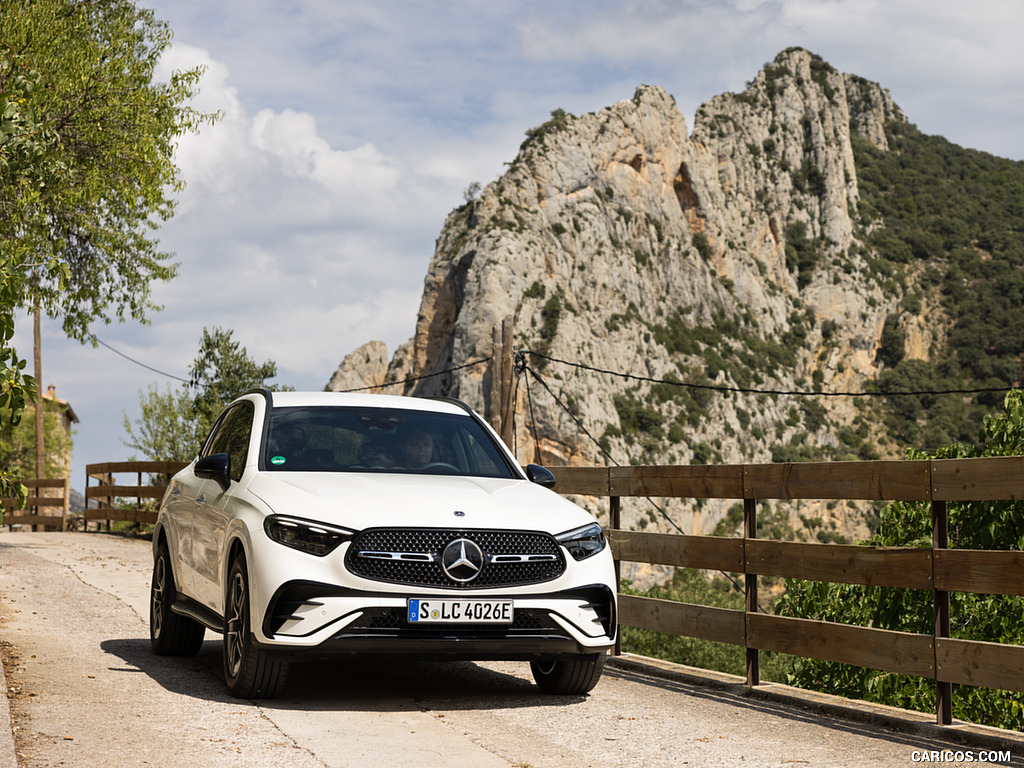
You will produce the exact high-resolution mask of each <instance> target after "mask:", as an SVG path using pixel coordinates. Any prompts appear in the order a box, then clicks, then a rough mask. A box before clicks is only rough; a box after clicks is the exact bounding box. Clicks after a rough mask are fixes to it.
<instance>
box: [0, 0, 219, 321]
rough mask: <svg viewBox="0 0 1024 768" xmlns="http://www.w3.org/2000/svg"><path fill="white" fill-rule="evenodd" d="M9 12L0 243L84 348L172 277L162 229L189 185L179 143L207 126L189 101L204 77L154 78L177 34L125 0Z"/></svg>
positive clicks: (18, 6)
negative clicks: (14, 133)
mask: <svg viewBox="0 0 1024 768" xmlns="http://www.w3.org/2000/svg"><path fill="white" fill-rule="evenodd" d="M2 6H3V12H2V13H0V41H2V43H0V92H3V93H4V94H6V97H5V98H6V100H7V107H6V109H5V111H7V110H10V111H12V112H16V113H17V114H18V115H19V116H20V120H21V123H22V127H23V129H24V130H21V131H20V132H19V134H20V135H19V136H18V137H17V138H14V139H10V140H9V141H8V145H9V154H10V155H11V158H12V159H14V160H15V161H16V162H17V163H18V170H19V172H18V173H15V174H8V173H7V168H5V169H4V170H5V173H4V175H3V178H2V181H0V238H2V242H3V251H4V254H5V257H6V258H7V259H8V263H9V265H10V267H11V268H12V269H13V270H17V271H18V272H20V273H21V274H22V276H23V277H25V276H27V275H28V274H29V273H31V276H32V280H31V281H26V282H24V283H23V287H24V289H25V290H23V292H22V295H21V296H20V297H19V299H20V301H19V303H20V304H21V305H22V306H25V305H33V304H35V303H37V302H38V303H39V304H40V305H41V306H42V308H43V309H45V310H46V311H47V312H48V313H49V314H50V315H51V316H54V317H60V318H61V319H62V321H63V325H64V330H65V332H66V333H67V334H68V335H69V336H71V337H73V338H77V339H83V338H85V337H86V334H87V331H88V327H89V325H90V324H91V323H92V322H94V321H96V320H102V321H104V322H109V321H110V320H111V319H112V318H113V317H117V318H118V319H126V318H129V317H130V318H132V319H135V320H145V318H146V313H147V311H148V310H151V309H155V308H156V307H155V306H154V305H153V303H152V301H151V297H150V285H151V283H152V282H153V281H154V280H167V279H170V278H171V277H173V276H174V274H175V266H174V265H173V264H172V263H171V261H170V255H169V254H167V253H163V252H161V251H160V250H159V248H158V243H157V240H156V238H155V237H154V236H153V229H154V228H155V226H156V224H157V223H158V222H159V221H163V220H166V219H168V218H169V217H170V216H171V214H172V213H173V211H174V195H175V194H176V193H177V192H178V191H179V190H180V189H181V187H182V181H181V179H180V177H179V173H178V169H177V167H176V166H175V164H174V160H173V150H174V141H175V138H176V137H177V136H179V135H180V134H181V133H183V132H185V131H187V130H190V129H192V128H195V127H196V126H197V125H198V124H199V123H200V122H201V121H202V120H203V119H204V118H205V117H206V116H204V115H201V114H199V113H197V112H196V111H195V110H193V109H192V108H191V107H189V106H188V105H187V101H188V99H189V98H190V97H191V96H192V94H193V92H194V90H195V87H196V84H197V81H198V78H199V75H200V70H199V69H198V68H197V69H193V70H190V71H188V72H184V73H180V72H179V73H175V74H174V75H172V77H171V79H170V81H169V82H167V83H159V82H155V81H154V72H155V69H156V66H157V64H158V62H159V60H160V57H161V55H162V54H163V52H164V51H165V50H166V49H167V47H168V46H169V45H170V41H171V30H170V29H169V28H168V26H167V25H166V24H165V23H164V22H162V21H159V20H157V19H156V18H155V16H154V14H153V12H152V11H149V10H145V9H140V8H137V7H135V5H134V3H132V2H131V1H130V0H91V2H69V1H68V0H2ZM12 95H13V97H14V99H13V100H14V101H16V102H17V105H16V106H12V105H11V101H12ZM5 154H8V153H7V152H5ZM40 264H63V265H64V269H63V270H59V271H58V272H57V273H56V274H54V273H53V272H52V271H51V272H46V271H39V270H38V269H37V267H38V265H40ZM61 277H64V278H66V279H65V280H63V281H62V280H61V279H60V278H61Z"/></svg>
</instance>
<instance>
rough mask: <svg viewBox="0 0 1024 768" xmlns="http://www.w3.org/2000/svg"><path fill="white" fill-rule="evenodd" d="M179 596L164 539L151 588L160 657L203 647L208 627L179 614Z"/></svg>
mask: <svg viewBox="0 0 1024 768" xmlns="http://www.w3.org/2000/svg"><path fill="white" fill-rule="evenodd" d="M177 599H178V590H177V589H176V588H175V586H174V570H173V568H172V567H171V553H170V551H169V550H168V549H167V545H166V544H165V543H163V542H161V544H160V546H159V547H157V550H156V557H155V558H154V560H153V579H152V581H151V582H150V589H149V644H150V646H151V647H152V648H153V652H154V653H155V654H157V655H158V656H194V655H195V654H196V653H198V652H199V649H200V648H202V646H203V637H204V635H205V634H206V627H204V626H203V625H202V624H200V623H199V622H198V621H196V620H195V619H190V618H189V617H187V616H181V615H179V614H177V613H175V612H174V610H173V609H172V606H173V605H174V602H175V600H177Z"/></svg>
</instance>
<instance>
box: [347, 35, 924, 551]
mask: <svg viewBox="0 0 1024 768" xmlns="http://www.w3.org/2000/svg"><path fill="white" fill-rule="evenodd" d="M905 120H906V118H905V116H904V115H903V113H902V112H901V111H900V109H899V108H898V107H897V106H896V105H895V104H894V103H893V101H892V99H891V98H890V96H889V94H888V93H887V92H886V91H885V90H884V89H882V88H881V87H880V86H878V85H876V84H874V83H869V82H867V81H865V80H863V79H862V78H858V77H855V76H851V75H844V74H841V73H839V72H837V71H836V70H834V69H833V68H832V67H830V66H829V65H828V64H826V63H825V62H824V61H822V60H821V59H820V58H818V57H817V56H815V55H813V54H811V53H809V52H807V51H805V50H802V49H790V50H787V51H785V52H783V53H781V54H780V55H779V56H778V57H777V58H776V59H775V61H774V62H772V63H771V64H768V65H766V66H765V68H764V69H763V70H762V71H761V72H760V73H758V75H757V76H756V78H755V79H754V80H753V81H752V82H750V83H749V84H748V87H747V89H746V90H745V91H744V92H743V93H740V94H732V93H727V94H723V95H720V96H717V97H715V98H714V99H712V100H711V101H709V102H708V103H706V104H704V105H703V106H702V107H701V108H700V109H699V110H698V112H697V115H696V124H695V125H694V128H693V132H692V133H690V132H689V131H688V130H687V125H686V120H685V118H684V117H683V115H682V114H681V113H680V111H679V109H678V108H677V106H676V104H675V102H674V100H673V99H672V97H671V96H670V95H669V94H667V93H666V92H665V91H664V90H662V89H661V88H657V87H653V86H640V87H639V88H638V89H637V90H636V93H635V95H634V96H633V98H632V100H629V101H622V102H620V103H618V104H614V105H612V106H610V107H608V108H606V109H602V110H601V111H599V112H596V113H592V114H586V115H581V116H578V117H577V116H572V115H567V114H565V113H563V112H561V111H556V112H554V113H552V119H551V120H550V121H549V122H548V123H545V124H544V125H543V126H539V127H538V128H535V129H533V130H531V131H530V132H528V137H527V140H526V141H525V142H524V143H523V145H522V147H521V149H520V151H519V154H518V155H517V157H516V158H515V160H514V161H513V162H512V164H511V165H510V167H509V168H508V171H507V172H506V173H505V174H504V175H503V176H502V177H501V178H500V179H498V180H497V181H495V182H493V183H491V184H489V185H488V186H487V187H486V188H485V189H484V190H483V192H482V194H481V195H480V197H479V199H477V200H473V201H471V202H468V203H467V204H466V205H464V206H462V207H461V208H459V209H457V210H455V211H454V212H452V214H451V215H450V216H449V218H448V220H447V221H446V222H445V224H444V227H443V229H442V231H441V234H440V236H439V237H438V239H437V246H436V252H435V254H434V257H433V259H432V260H431V262H430V266H429V269H428V271H427V275H426V278H425V281H424V291H423V299H422V303H421V305H420V310H419V316H418V320H417V324H416V329H415V334H414V335H413V337H412V339H411V340H410V341H409V342H408V343H407V344H405V345H403V346H402V347H401V348H399V350H398V351H397V352H396V353H395V355H394V357H393V358H392V360H391V362H390V363H389V364H388V366H387V369H386V370H385V367H384V362H383V361H384V358H385V357H386V352H384V351H383V350H382V348H381V346H380V345H379V342H376V343H371V344H369V345H367V346H366V347H363V348H361V349H360V350H357V351H356V352H354V353H352V354H351V355H349V356H348V357H347V358H346V359H345V361H344V362H343V363H342V365H341V367H340V368H339V370H338V372H337V373H336V374H335V375H334V377H333V378H332V379H331V382H330V384H329V388H330V389H334V390H341V389H351V388H355V387H357V386H378V385H380V384H382V383H383V382H384V381H385V379H386V380H387V381H390V382H395V381H402V380H404V379H405V378H407V377H410V376H417V377H420V376H424V375H427V374H431V373H437V372H441V371H448V370H450V369H453V368H456V367H458V366H463V365H465V364H466V363H469V362H472V361H475V360H481V359H484V358H487V357H489V356H490V355H491V353H492V346H493V338H494V336H493V334H494V329H495V327H496V326H498V325H499V324H500V323H501V322H502V320H503V319H504V318H507V317H508V318H511V319H512V321H513V324H514V336H515V341H516V343H517V344H518V345H519V347H520V348H521V349H524V350H528V351H529V352H531V353H534V354H528V355H527V356H526V364H527V365H528V366H529V367H530V369H531V370H532V371H533V372H534V374H535V375H531V376H530V377H529V378H528V379H520V381H519V385H518V387H517V390H516V392H517V406H516V420H515V423H516V432H515V448H516V450H517V451H518V455H519V456H520V458H521V459H522V460H523V461H524V463H525V462H527V461H534V460H537V459H539V460H540V461H542V462H544V463H549V464H566V463H568V464H583V465H588V464H595V463H596V464H604V463H607V462H608V458H607V456H608V455H610V456H611V457H612V460H614V461H616V462H618V463H621V464H628V463H633V464H638V463H682V464H685V463H689V462H727V463H740V462H760V461H771V460H772V446H773V445H780V444H782V445H785V444H787V443H789V442H796V441H802V442H807V443H809V444H812V445H830V444H831V445H835V443H836V437H835V433H836V429H837V428H838V427H839V426H840V425H843V424H849V423H850V422H851V420H852V418H853V416H854V414H855V407H854V405H853V403H852V402H851V401H850V399H848V398H846V399H844V398H834V399H827V400H825V401H824V402H822V400H821V399H817V398H801V397H796V396H790V395H766V394H757V393H753V392H735V391H733V392H730V391H724V390H726V389H735V390H751V389H752V390H785V391H790V390H801V391H810V390H811V389H812V388H818V389H821V390H824V391H826V392H827V391H842V390H850V389H858V388H859V387H860V386H861V385H862V384H863V382H864V380H866V379H870V378H872V377H874V376H875V375H876V373H877V363H876V351H877V348H878V344H879V340H880V337H881V334H882V330H883V325H884V322H885V319H886V317H887V315H888V314H889V313H890V312H891V311H892V309H893V308H894V306H895V303H896V301H897V300H898V298H899V297H898V296H895V295H892V294H891V292H886V291H883V290H882V288H881V287H880V286H879V285H878V284H877V283H876V282H875V281H874V280H873V279H872V278H871V277H870V274H869V271H868V270H867V269H865V263H864V255H863V253H864V249H863V248H862V247H861V245H860V242H859V240H858V231H859V229H858V221H857V219H856V216H857V214H856V211H857V202H858V187H857V173H856V169H855V166H854V155H853V148H852V145H851V135H852V134H853V133H855V134H856V135H858V136H860V137H863V138H865V139H867V140H868V141H870V142H871V143H872V144H874V145H875V146H877V147H879V148H881V149H885V144H886V134H885V131H884V125H885V124H886V123H887V122H890V121H905ZM915 338H917V337H915ZM918 342H919V343H918V344H917V345H916V347H915V349H920V350H923V349H924V348H926V347H927V344H926V343H925V340H923V339H918ZM541 355H543V356H544V357H542V356H541ZM547 358H553V359H547ZM558 361H564V362H558ZM566 363H572V364H577V365H575V366H574V365H567V364H566ZM578 366H586V368H584V367H578ZM588 368H589V369H600V370H603V371H610V372H618V373H625V374H630V375H632V376H633V377H636V378H623V377H620V376H614V375H610V374H607V373H598V372H595V371H594V370H589V369H588ZM538 377H539V378H538ZM646 379H650V380H655V382H656V381H658V380H661V381H676V382H680V383H683V384H689V385H696V386H673V385H672V384H657V383H655V382H652V381H647V380H646ZM541 381H543V382H544V383H545V384H547V386H548V387H549V388H550V390H551V392H553V394H554V397H552V395H551V394H549V393H548V391H547V390H546V389H545V388H544V386H543V384H541ZM527 384H529V393H528V394H529V398H528V397H527V389H526V386H527ZM387 391H391V392H395V391H404V392H405V393H406V394H411V393H415V394H446V395H451V396H455V397H459V398H461V399H463V400H464V401H466V402H467V403H468V404H469V405H471V406H472V407H474V408H475V409H477V410H479V411H480V412H482V413H484V414H487V415H488V416H491V415H492V414H493V412H494V410H495V405H496V404H495V403H492V402H491V394H490V393H491V382H490V374H489V372H488V367H487V366H486V365H483V364H481V365H476V366H471V367H467V368H462V369H460V370H457V371H454V372H451V373H445V374H443V375H440V376H435V377H432V378H427V379H420V380H418V381H416V382H414V383H411V384H408V385H406V386H405V387H390V388H388V389H387ZM577 420H578V421H579V423H581V424H582V425H583V427H584V428H585V430H586V432H584V431H583V430H581V429H580V427H579V426H578V425H577V423H576V421H577ZM587 433H589V436H588V434H587ZM534 434H536V435H538V436H539V446H538V445H536V444H535V442H534ZM590 436H593V437H594V438H597V439H599V440H600V441H601V446H602V447H599V446H598V445H597V444H596V443H595V442H594V440H592V439H591V437H590ZM605 451H607V454H606V453H605ZM659 505H660V506H661V507H662V508H663V509H666V510H667V511H668V514H669V516H671V518H672V520H673V521H674V522H675V523H676V524H678V525H680V526H681V527H682V528H683V529H684V530H685V531H686V532H689V533H710V532H711V531H712V530H713V529H714V527H715V525H716V524H717V523H718V522H719V521H720V520H722V519H723V517H725V515H726V512H727V507H728V506H729V505H728V504H726V503H716V502H706V503H703V504H678V503H677V504H675V505H673V504H669V505H667V506H665V505H664V504H661V503H660V502H659ZM629 509H630V511H629V515H631V519H629V524H630V525H631V526H632V527H646V526H647V525H652V526H654V527H658V528H662V529H672V528H671V525H670V524H669V523H668V522H667V521H666V518H665V516H663V515H662V514H661V512H660V511H658V510H657V508H652V506H651V505H650V504H647V503H641V502H637V503H635V504H633V505H631V506H630V508H629ZM814 511H815V514H817V515H818V516H819V517H820V515H821V514H823V513H825V512H826V510H823V509H815V510H814ZM825 516H826V518H827V521H826V523H825V524H826V525H831V526H832V527H837V526H838V527H842V528H844V529H846V530H849V529H850V528H851V527H852V526H855V523H856V514H855V512H853V511H850V510H846V509H840V508H834V509H831V510H827V514H825ZM847 518H849V519H847Z"/></svg>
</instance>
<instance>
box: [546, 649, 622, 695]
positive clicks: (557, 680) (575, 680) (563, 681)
mask: <svg viewBox="0 0 1024 768" xmlns="http://www.w3.org/2000/svg"><path fill="white" fill-rule="evenodd" d="M604 658H605V656H604V654H603V653H594V654H587V655H581V656H576V657H574V658H571V659H559V660H555V661H547V660H545V661H531V662H530V670H531V671H532V672H533V679H534V680H536V681H537V685H538V687H540V689H541V690H542V691H544V693H552V694H555V695H558V696H578V695H580V694H583V693H587V692H588V691H590V690H591V689H593V687H594V686H595V685H597V681H598V680H600V679H601V672H602V671H603V670H604Z"/></svg>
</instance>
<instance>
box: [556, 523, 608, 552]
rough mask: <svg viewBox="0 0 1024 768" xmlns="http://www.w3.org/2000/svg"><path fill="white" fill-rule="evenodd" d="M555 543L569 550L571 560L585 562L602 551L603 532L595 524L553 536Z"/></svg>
mask: <svg viewBox="0 0 1024 768" xmlns="http://www.w3.org/2000/svg"><path fill="white" fill-rule="evenodd" d="M555 541H557V542H558V543H559V544H561V545H562V546H563V547H565V548H566V549H567V550H569V554H570V555H572V559H573V560H586V559H587V558H588V557H592V556H593V555H596V554H597V553H598V552H600V551H601V550H602V549H604V546H605V541H604V530H603V529H602V528H601V526H600V525H598V524H597V523H591V524H590V525H584V526H583V527H582V528H573V529H572V530H571V531H566V532H565V533H560V534H559V535H558V536H555Z"/></svg>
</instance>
